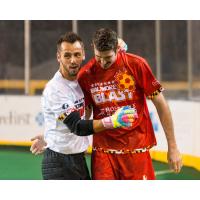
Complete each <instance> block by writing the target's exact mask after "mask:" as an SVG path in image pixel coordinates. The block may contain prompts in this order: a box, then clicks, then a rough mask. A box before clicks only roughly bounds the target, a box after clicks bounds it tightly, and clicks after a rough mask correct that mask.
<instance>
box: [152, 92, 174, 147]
mask: <svg viewBox="0 0 200 200" xmlns="http://www.w3.org/2000/svg"><path fill="white" fill-rule="evenodd" d="M160 95H161V96H160ZM160 95H159V97H157V98H160V100H159V99H157V101H156V100H155V101H154V100H153V103H154V105H155V107H156V109H157V112H158V116H159V118H160V122H161V124H162V127H163V130H164V132H165V136H166V139H167V144H168V148H176V146H177V145H176V139H175V134H174V125H173V120H172V115H171V112H170V109H169V106H168V104H167V102H166V100H165V99H164V97H163V96H162V94H160Z"/></svg>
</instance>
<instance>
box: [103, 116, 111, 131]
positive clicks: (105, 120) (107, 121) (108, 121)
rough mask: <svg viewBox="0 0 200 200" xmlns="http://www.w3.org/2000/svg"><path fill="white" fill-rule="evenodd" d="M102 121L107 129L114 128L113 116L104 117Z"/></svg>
mask: <svg viewBox="0 0 200 200" xmlns="http://www.w3.org/2000/svg"><path fill="white" fill-rule="evenodd" d="M101 121H102V124H103V126H104V127H105V128H106V129H113V123H112V120H111V117H104V118H103V119H102V120H101Z"/></svg>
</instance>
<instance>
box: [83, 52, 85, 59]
mask: <svg viewBox="0 0 200 200" xmlns="http://www.w3.org/2000/svg"><path fill="white" fill-rule="evenodd" d="M83 60H85V50H83Z"/></svg>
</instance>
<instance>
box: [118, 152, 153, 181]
mask: <svg viewBox="0 0 200 200" xmlns="http://www.w3.org/2000/svg"><path fill="white" fill-rule="evenodd" d="M118 162H119V165H120V167H119V169H120V172H119V173H120V179H123V180H145V179H147V180H154V179H155V174H154V169H153V165H152V160H151V157H150V154H149V152H148V151H147V152H144V153H136V154H124V155H118Z"/></svg>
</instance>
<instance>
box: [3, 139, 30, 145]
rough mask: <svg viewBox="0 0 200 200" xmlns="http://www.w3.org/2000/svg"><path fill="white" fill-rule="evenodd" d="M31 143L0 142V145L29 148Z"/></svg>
mask: <svg viewBox="0 0 200 200" xmlns="http://www.w3.org/2000/svg"><path fill="white" fill-rule="evenodd" d="M31 144H32V142H31V141H30V142H28V141H27V142H21V141H7V140H1V141H0V145H6V146H27V147H28V146H31Z"/></svg>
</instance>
